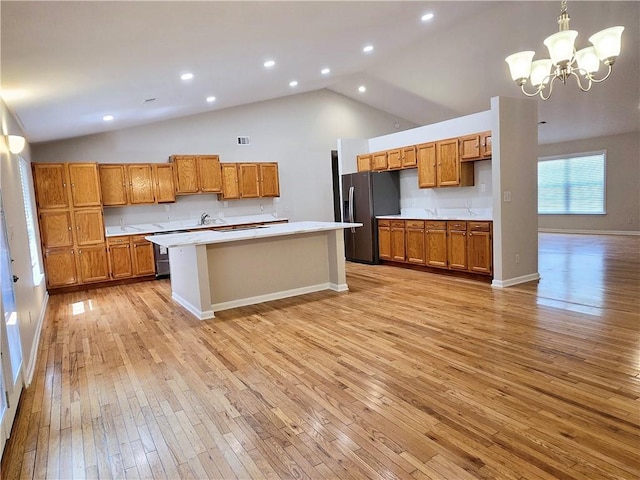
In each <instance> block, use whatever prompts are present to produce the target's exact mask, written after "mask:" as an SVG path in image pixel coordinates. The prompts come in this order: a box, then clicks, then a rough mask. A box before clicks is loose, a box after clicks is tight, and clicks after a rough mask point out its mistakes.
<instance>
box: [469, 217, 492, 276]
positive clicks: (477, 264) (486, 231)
mask: <svg viewBox="0 0 640 480" xmlns="http://www.w3.org/2000/svg"><path fill="white" fill-rule="evenodd" d="M467 242H468V255H469V256H468V259H469V270H470V271H471V272H475V273H484V274H487V275H491V272H492V271H493V244H492V240H491V225H490V223H489V222H470V223H469V238H468V240H467Z"/></svg>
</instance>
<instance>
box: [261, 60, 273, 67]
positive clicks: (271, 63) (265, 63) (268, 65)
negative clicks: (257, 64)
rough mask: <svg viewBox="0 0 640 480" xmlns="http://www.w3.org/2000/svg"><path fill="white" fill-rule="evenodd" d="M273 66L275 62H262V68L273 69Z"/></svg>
mask: <svg viewBox="0 0 640 480" xmlns="http://www.w3.org/2000/svg"><path fill="white" fill-rule="evenodd" d="M275 64H276V62H275V61H273V60H267V61H266V62H264V66H265V68H271V67H273V66H274V65H275Z"/></svg>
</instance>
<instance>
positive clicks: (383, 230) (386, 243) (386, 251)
mask: <svg viewBox="0 0 640 480" xmlns="http://www.w3.org/2000/svg"><path fill="white" fill-rule="evenodd" d="M378 256H379V257H380V258H381V259H382V260H391V226H390V224H389V222H382V221H380V222H378Z"/></svg>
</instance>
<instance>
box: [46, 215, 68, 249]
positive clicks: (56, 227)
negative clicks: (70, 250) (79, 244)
mask: <svg viewBox="0 0 640 480" xmlns="http://www.w3.org/2000/svg"><path fill="white" fill-rule="evenodd" d="M38 223H39V225H40V240H41V242H42V246H43V247H44V248H56V247H72V246H73V226H72V224H71V212H69V210H45V211H42V212H40V214H39V215H38Z"/></svg>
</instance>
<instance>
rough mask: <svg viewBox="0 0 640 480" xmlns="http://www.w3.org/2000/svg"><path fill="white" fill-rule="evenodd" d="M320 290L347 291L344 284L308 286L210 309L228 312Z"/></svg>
mask: <svg viewBox="0 0 640 480" xmlns="http://www.w3.org/2000/svg"><path fill="white" fill-rule="evenodd" d="M321 290H335V291H336V292H343V291H345V290H348V288H347V285H346V284H340V285H338V284H335V283H328V282H327V283H319V284H317V285H309V286H308V287H300V288H293V289H291V290H283V291H281V292H274V293H267V294H264V295H256V296H255V297H247V298H240V299H238V300H230V301H228V302H220V303H214V304H213V305H211V308H212V309H213V311H214V312H218V311H220V310H229V309H230V308H236V307H245V306H247V305H254V304H256V303H263V302H270V301H272V300H280V299H282V298H289V297H297V296H298V295H305V294H307V293H313V292H319V291H321Z"/></svg>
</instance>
